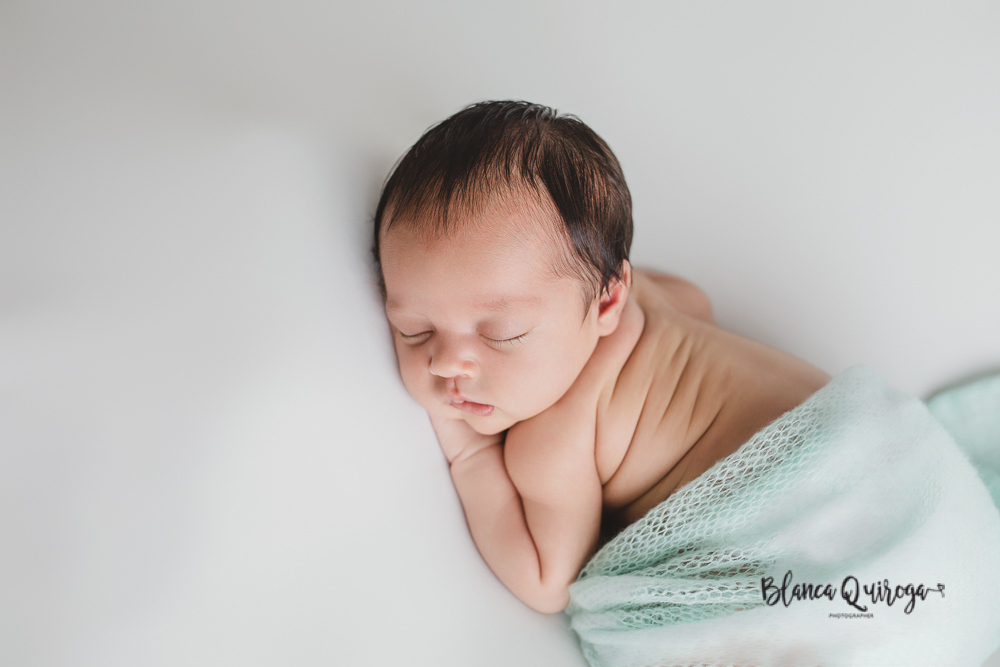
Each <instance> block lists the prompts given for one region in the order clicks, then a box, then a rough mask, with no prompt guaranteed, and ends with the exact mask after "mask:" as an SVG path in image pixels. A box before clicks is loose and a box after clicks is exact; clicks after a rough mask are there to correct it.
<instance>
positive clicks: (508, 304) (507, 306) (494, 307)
mask: <svg viewBox="0 0 1000 667" xmlns="http://www.w3.org/2000/svg"><path fill="white" fill-rule="evenodd" d="M541 300H542V299H541V297H539V296H534V295H533V296H510V295H503V296H498V297H496V298H494V299H490V300H489V301H483V302H481V303H479V304H478V308H480V309H482V310H488V311H504V310H512V309H513V308H515V307H518V306H532V305H535V304H537V303H539V302H540V301H541ZM385 309H386V311H387V312H388V311H394V310H404V309H405V305H403V304H402V303H400V302H399V301H396V300H395V299H393V298H392V297H389V298H388V299H386V302H385Z"/></svg>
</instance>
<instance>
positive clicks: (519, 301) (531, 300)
mask: <svg viewBox="0 0 1000 667" xmlns="http://www.w3.org/2000/svg"><path fill="white" fill-rule="evenodd" d="M538 301H540V299H539V298H538V297H537V296H522V297H514V296H506V295H505V296H500V297H497V298H495V299H491V300H489V301H486V302H484V303H481V304H479V307H480V308H482V309H483V310H511V309H512V308H514V307H515V306H524V305H532V304H535V303H537V302H538Z"/></svg>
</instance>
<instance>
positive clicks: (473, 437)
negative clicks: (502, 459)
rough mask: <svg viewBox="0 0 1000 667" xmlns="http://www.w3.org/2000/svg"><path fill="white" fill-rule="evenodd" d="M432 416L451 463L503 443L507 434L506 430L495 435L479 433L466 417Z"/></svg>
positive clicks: (439, 438) (435, 428)
mask: <svg viewBox="0 0 1000 667" xmlns="http://www.w3.org/2000/svg"><path fill="white" fill-rule="evenodd" d="M430 418H431V425H432V426H433V427H434V433H436V434H437V439H438V442H439V443H440V444H441V451H443V452H444V455H445V458H447V459H448V463H449V464H453V463H457V462H458V461H464V460H465V459H467V458H469V457H470V456H472V455H473V454H475V453H476V452H479V451H481V450H483V449H486V448H487V447H491V446H493V445H502V444H503V440H504V435H505V434H506V431H504V432H503V433H497V434H495V435H483V434H481V433H477V432H476V431H474V430H473V428H472V427H471V426H469V424H468V423H466V421H465V420H464V419H445V418H444V417H439V416H437V415H430Z"/></svg>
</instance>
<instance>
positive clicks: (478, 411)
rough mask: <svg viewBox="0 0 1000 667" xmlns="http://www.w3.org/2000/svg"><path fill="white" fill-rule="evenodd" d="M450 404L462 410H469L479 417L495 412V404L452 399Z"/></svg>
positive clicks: (468, 411)
mask: <svg viewBox="0 0 1000 667" xmlns="http://www.w3.org/2000/svg"><path fill="white" fill-rule="evenodd" d="M448 404H449V405H451V407H453V408H455V409H456V410H461V411H462V412H467V413H469V414H472V415H477V416H479V417H487V416H489V415H491V414H493V406H492V405H486V404H485V403H476V402H474V401H462V400H456V399H452V400H451V401H449V403H448Z"/></svg>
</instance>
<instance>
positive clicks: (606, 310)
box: [597, 260, 632, 336]
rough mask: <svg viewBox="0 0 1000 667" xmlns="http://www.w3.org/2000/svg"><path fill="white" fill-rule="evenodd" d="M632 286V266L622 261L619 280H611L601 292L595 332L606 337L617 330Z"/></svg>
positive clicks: (626, 261)
mask: <svg viewBox="0 0 1000 667" xmlns="http://www.w3.org/2000/svg"><path fill="white" fill-rule="evenodd" d="M631 285H632V266H631V265H630V264H629V263H628V260H622V270H621V278H620V279H619V278H612V279H611V282H610V283H608V287H607V289H606V290H604V291H603V292H601V295H600V298H599V303H598V306H599V308H598V311H597V332H598V333H599V334H600V335H601V336H607V335H608V334H610V333H612V332H613V331H614V330H615V329H617V328H618V322H619V321H620V320H621V317H622V311H623V310H625V303H626V302H627V301H628V290H629V287H630V286H631Z"/></svg>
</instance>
